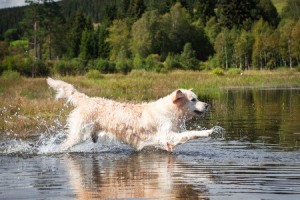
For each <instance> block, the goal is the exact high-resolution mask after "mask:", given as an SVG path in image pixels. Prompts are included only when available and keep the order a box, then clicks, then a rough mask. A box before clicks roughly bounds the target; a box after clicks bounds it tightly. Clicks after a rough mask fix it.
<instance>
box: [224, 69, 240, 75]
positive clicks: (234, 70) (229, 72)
mask: <svg viewBox="0 0 300 200" xmlns="http://www.w3.org/2000/svg"><path fill="white" fill-rule="evenodd" d="M242 72H243V71H242V70H241V69H239V68H230V69H229V70H228V71H227V73H228V74H230V75H240V74H241V73H242Z"/></svg>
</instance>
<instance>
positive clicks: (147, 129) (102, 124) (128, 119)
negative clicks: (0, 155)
mask: <svg viewBox="0 0 300 200" xmlns="http://www.w3.org/2000/svg"><path fill="white" fill-rule="evenodd" d="M47 83H48V84H49V86H50V87H52V88H53V89H54V90H55V91H56V92H57V95H56V98H57V99H60V98H65V99H67V102H69V103H71V104H72V105H73V106H74V107H75V109H74V110H73V111H72V112H71V113H70V115H69V118H68V120H67V122H68V135H67V139H66V140H65V141H64V142H63V143H62V145H61V150H68V149H69V148H70V147H72V146H74V145H76V144H78V143H80V142H82V141H84V140H86V139H87V138H89V137H92V139H93V141H94V142H96V141H97V139H98V135H99V134H102V135H103V134H107V135H109V136H110V137H113V138H115V139H117V140H119V141H121V142H123V143H126V144H129V145H131V146H132V147H134V148H135V149H136V150H141V149H143V148H144V147H155V148H158V149H164V150H167V151H173V149H174V147H175V146H176V145H179V144H182V143H185V142H187V141H189V140H192V139H197V138H200V137H207V136H209V135H210V134H212V133H213V132H214V130H213V129H210V130H201V131H187V130H186V129H185V122H186V121H187V120H189V119H191V118H192V117H196V116H203V115H204V113H205V112H206V111H207V108H208V104H206V103H204V102H200V101H199V100H198V99H197V96H196V95H195V94H194V93H193V92H192V91H191V90H186V89H178V90H176V91H174V92H173V93H171V94H170V95H168V96H166V97H163V98H160V99H158V100H157V101H154V102H149V103H142V104H130V103H121V102H116V101H113V100H109V99H106V98H100V97H88V96H87V95H85V94H83V93H80V92H78V91H77V90H76V89H75V88H74V87H73V86H72V85H71V84H68V83H66V82H64V81H60V80H54V79H52V78H48V79H47Z"/></svg>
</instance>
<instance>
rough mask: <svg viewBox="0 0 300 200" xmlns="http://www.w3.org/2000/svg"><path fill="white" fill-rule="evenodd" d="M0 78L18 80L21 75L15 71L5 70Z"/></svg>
mask: <svg viewBox="0 0 300 200" xmlns="http://www.w3.org/2000/svg"><path fill="white" fill-rule="evenodd" d="M1 78H2V79H5V80H18V79H20V78H21V76H20V73H19V72H17V71H12V70H6V71H4V72H3V73H2V75H1Z"/></svg>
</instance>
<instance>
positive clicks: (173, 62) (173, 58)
mask: <svg viewBox="0 0 300 200" xmlns="http://www.w3.org/2000/svg"><path fill="white" fill-rule="evenodd" d="M164 67H165V69H166V70H167V71H170V70H174V69H183V66H182V65H181V62H180V56H178V55H173V54H170V53H169V54H168V56H167V58H166V60H165V62H164Z"/></svg>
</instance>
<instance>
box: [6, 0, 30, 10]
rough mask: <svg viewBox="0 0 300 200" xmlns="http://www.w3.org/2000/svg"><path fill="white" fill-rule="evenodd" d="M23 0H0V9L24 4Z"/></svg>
mask: <svg viewBox="0 0 300 200" xmlns="http://www.w3.org/2000/svg"><path fill="white" fill-rule="evenodd" d="M24 5H25V0H0V9H1V8H9V7H16V6H24Z"/></svg>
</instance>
